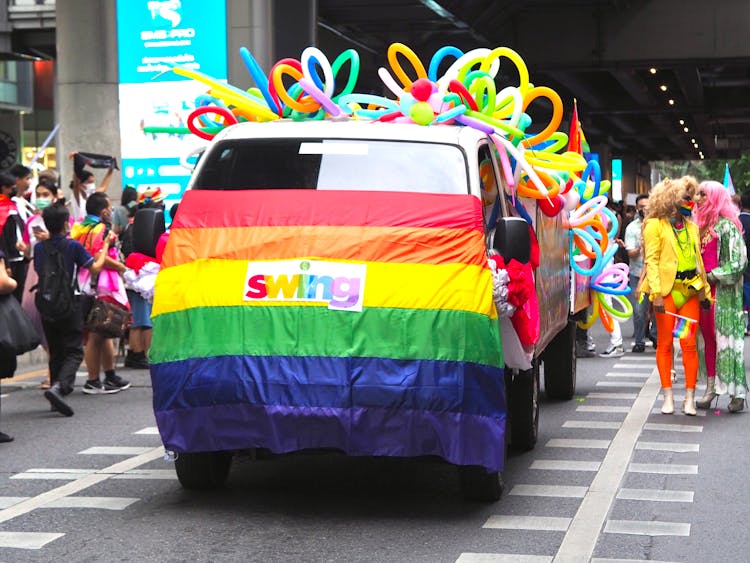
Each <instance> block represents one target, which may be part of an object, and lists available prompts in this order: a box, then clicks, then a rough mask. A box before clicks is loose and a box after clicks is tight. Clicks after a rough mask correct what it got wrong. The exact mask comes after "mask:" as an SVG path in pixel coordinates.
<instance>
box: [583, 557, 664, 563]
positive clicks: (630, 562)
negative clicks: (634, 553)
mask: <svg viewBox="0 0 750 563" xmlns="http://www.w3.org/2000/svg"><path fill="white" fill-rule="evenodd" d="M591 563H678V562H677V561H656V560H655V559H606V558H605V559H603V558H601V557H594V558H593V559H592V560H591Z"/></svg>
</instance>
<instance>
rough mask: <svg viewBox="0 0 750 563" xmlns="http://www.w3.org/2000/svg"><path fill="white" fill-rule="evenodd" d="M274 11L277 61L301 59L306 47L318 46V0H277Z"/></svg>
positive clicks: (274, 45) (274, 44)
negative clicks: (287, 58) (288, 58)
mask: <svg viewBox="0 0 750 563" xmlns="http://www.w3.org/2000/svg"><path fill="white" fill-rule="evenodd" d="M273 10H274V12H273V48H274V53H273V54H274V57H275V59H276V60H279V59H283V58H286V57H293V58H295V59H299V57H300V55H301V54H302V51H303V50H304V49H305V48H306V47H309V46H310V45H317V41H318V34H317V29H318V2H317V0H276V1H275V2H274V3H273Z"/></svg>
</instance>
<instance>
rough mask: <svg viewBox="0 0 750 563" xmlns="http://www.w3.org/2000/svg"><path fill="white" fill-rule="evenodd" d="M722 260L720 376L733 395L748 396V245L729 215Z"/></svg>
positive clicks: (717, 272)
mask: <svg viewBox="0 0 750 563" xmlns="http://www.w3.org/2000/svg"><path fill="white" fill-rule="evenodd" d="M715 230H716V233H717V235H718V252H719V256H718V263H719V265H718V266H717V267H716V268H714V269H713V270H712V271H711V275H712V276H713V277H714V278H716V280H717V282H718V283H717V286H716V304H715V308H714V322H715V323H716V376H717V377H718V378H719V380H720V381H721V382H722V383H724V384H725V385H726V386H727V393H728V394H729V396H734V397H745V394H746V392H747V379H746V378H745V359H744V354H743V351H744V347H745V317H744V313H743V310H742V274H743V272H744V271H745V266H747V249H746V248H745V241H744V240H743V238H742V233H740V231H739V230H738V229H737V227H736V226H735V225H734V223H732V222H731V221H730V220H729V219H725V218H723V217H722V218H720V219H719V221H718V223H717V224H716V227H715Z"/></svg>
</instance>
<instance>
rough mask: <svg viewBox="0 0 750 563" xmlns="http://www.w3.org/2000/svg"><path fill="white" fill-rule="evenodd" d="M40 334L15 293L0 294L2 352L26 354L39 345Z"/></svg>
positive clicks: (18, 354)
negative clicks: (14, 295)
mask: <svg viewBox="0 0 750 563" xmlns="http://www.w3.org/2000/svg"><path fill="white" fill-rule="evenodd" d="M39 344H40V342H39V335H38V334H37V333H36V331H35V330H34V326H33V325H32V324H31V320H30V319H29V317H28V316H27V315H26V313H25V312H24V310H23V309H22V308H21V304H20V303H19V302H18V301H17V300H16V299H15V297H13V295H11V294H8V295H0V352H3V354H8V353H13V354H15V355H16V356H20V355H21V354H25V353H26V352H30V351H31V350H34V349H35V348H36V347H37V346H39Z"/></svg>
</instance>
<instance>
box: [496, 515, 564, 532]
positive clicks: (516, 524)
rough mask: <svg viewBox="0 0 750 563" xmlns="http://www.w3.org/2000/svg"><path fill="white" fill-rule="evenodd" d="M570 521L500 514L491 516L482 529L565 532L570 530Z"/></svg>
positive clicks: (550, 517) (554, 517)
mask: <svg viewBox="0 0 750 563" xmlns="http://www.w3.org/2000/svg"><path fill="white" fill-rule="evenodd" d="M570 520H571V519H570V518H560V517H557V516H510V515H506V514H500V515H497V516H490V517H489V518H488V519H487V522H485V523H484V525H483V526H482V528H492V529H498V530H535V531H544V532H564V531H565V530H567V529H568V526H569V525H570Z"/></svg>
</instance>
